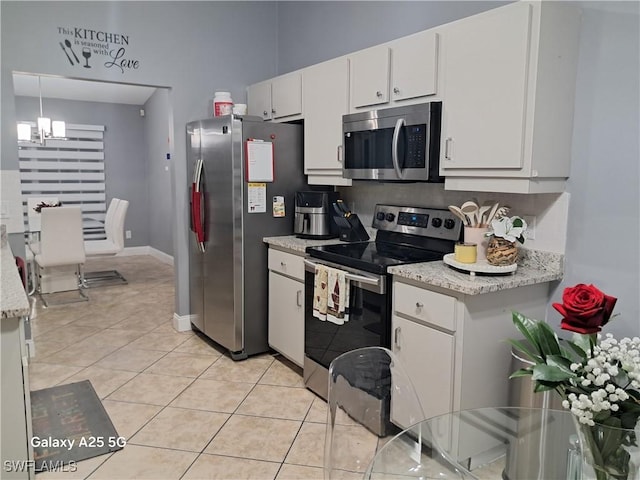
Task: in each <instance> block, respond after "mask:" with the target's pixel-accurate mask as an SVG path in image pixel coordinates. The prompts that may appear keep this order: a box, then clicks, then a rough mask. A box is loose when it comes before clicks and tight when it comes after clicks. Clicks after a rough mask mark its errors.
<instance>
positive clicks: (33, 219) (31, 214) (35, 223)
mask: <svg viewBox="0 0 640 480" xmlns="http://www.w3.org/2000/svg"><path fill="white" fill-rule="evenodd" d="M58 201H59V200H58V197H27V221H28V222H29V231H31V232H38V231H40V227H41V225H40V213H39V212H36V211H35V208H36V207H37V206H38V205H40V204H41V203H47V204H49V205H53V204H56V203H58Z"/></svg>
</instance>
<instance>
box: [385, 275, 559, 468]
mask: <svg viewBox="0 0 640 480" xmlns="http://www.w3.org/2000/svg"><path fill="white" fill-rule="evenodd" d="M424 287H426V285H425V284H421V283H417V282H412V281H411V280H407V279H404V278H398V277H394V281H393V317H392V330H391V335H392V338H391V344H392V350H393V351H394V352H395V353H396V355H397V356H398V357H399V359H400V362H401V363H402V366H403V368H404V369H405V370H406V372H407V374H408V375H409V377H410V379H411V381H412V383H413V385H414V387H415V390H416V392H417V394H418V397H419V399H420V402H421V404H422V408H423V410H424V413H425V416H426V417H427V418H428V417H433V416H435V415H440V414H444V413H447V412H452V411H458V410H466V409H469V408H480V407H496V406H506V405H509V403H510V398H509V382H510V380H509V375H510V374H511V372H512V371H514V370H515V368H514V365H513V363H512V357H511V346H510V344H509V343H508V342H507V339H509V338H521V335H520V334H519V332H518V330H517V329H516V328H515V326H514V325H513V322H512V318H511V317H512V311H518V312H521V313H523V314H524V315H526V316H528V317H531V318H538V319H541V318H545V312H546V306H547V302H548V298H549V285H548V284H547V283H540V284H537V285H528V286H523V287H518V288H513V289H508V290H500V291H497V292H491V293H486V294H481V295H466V294H463V293H459V292H454V291H451V290H447V289H444V288H439V287H431V286H429V287H428V288H424ZM516 406H518V405H516ZM405 416H406V415H405ZM391 418H392V420H393V421H394V422H395V423H397V424H399V425H401V426H407V425H406V423H405V420H404V417H403V404H402V402H401V401H400V402H399V401H397V399H395V398H393V397H392V412H391ZM439 435H440V436H441V437H440V438H446V439H448V440H447V443H450V444H451V448H453V449H454V450H453V451H455V452H457V455H458V458H461V459H469V458H470V459H479V458H482V455H483V454H485V453H486V452H488V451H490V450H491V449H492V448H496V445H486V442H485V443H484V444H483V443H482V442H479V441H477V439H474V438H463V437H462V436H459V435H458V434H457V429H456V426H455V425H453V424H452V425H451V431H450V432H439Z"/></svg>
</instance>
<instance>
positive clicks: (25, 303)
mask: <svg viewBox="0 0 640 480" xmlns="http://www.w3.org/2000/svg"><path fill="white" fill-rule="evenodd" d="M0 250H1V251H2V260H1V264H0V265H1V267H2V270H1V271H2V275H0V277H2V278H0V308H1V309H2V318H14V317H22V316H24V315H28V314H29V311H30V309H29V299H28V298H27V293H26V292H25V291H24V287H23V285H22V281H21V280H20V275H19V274H18V269H17V268H16V261H15V259H14V258H13V253H12V252H11V247H10V246H9V244H8V243H7V244H4V243H3V245H2V247H1V248H0Z"/></svg>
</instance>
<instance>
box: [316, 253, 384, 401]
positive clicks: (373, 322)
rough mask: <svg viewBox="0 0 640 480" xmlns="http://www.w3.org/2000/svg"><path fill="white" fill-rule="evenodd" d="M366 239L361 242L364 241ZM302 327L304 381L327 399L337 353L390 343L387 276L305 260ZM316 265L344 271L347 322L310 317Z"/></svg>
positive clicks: (329, 263)
mask: <svg viewBox="0 0 640 480" xmlns="http://www.w3.org/2000/svg"><path fill="white" fill-rule="evenodd" d="M366 243H368V242H363V244H366ZM304 263H305V281H304V284H305V293H304V295H305V299H304V300H305V302H304V304H305V315H304V316H305V328H304V334H305V338H304V350H305V356H304V382H305V385H306V386H307V387H308V388H309V389H310V390H313V391H314V392H315V393H317V394H318V395H320V396H321V397H322V398H325V399H326V398H327V385H328V384H327V371H328V369H329V364H330V363H331V361H332V360H333V359H334V358H336V357H337V356H339V355H341V354H343V353H345V352H348V351H350V350H354V349H356V348H362V347H369V346H384V347H389V346H390V336H391V318H390V315H391V296H390V295H387V286H388V285H390V279H388V278H387V275H386V274H382V275H379V274H374V273H370V272H365V271H363V270H358V269H355V268H350V267H345V266H344V265H339V264H336V263H332V262H327V261H323V260H317V259H315V258H314V259H305V261H304ZM317 264H323V265H327V266H329V267H334V268H338V269H340V270H343V271H345V272H346V274H345V277H346V280H347V281H348V282H349V284H350V287H349V288H350V294H349V299H350V301H349V321H348V322H346V323H345V324H344V325H337V324H335V323H332V322H329V321H321V320H318V319H317V318H316V317H314V316H313V293H314V292H313V285H314V275H315V270H316V265H317Z"/></svg>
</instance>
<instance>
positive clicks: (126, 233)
mask: <svg viewBox="0 0 640 480" xmlns="http://www.w3.org/2000/svg"><path fill="white" fill-rule="evenodd" d="M124 236H125V237H126V238H131V230H127V231H126V232H124Z"/></svg>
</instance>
